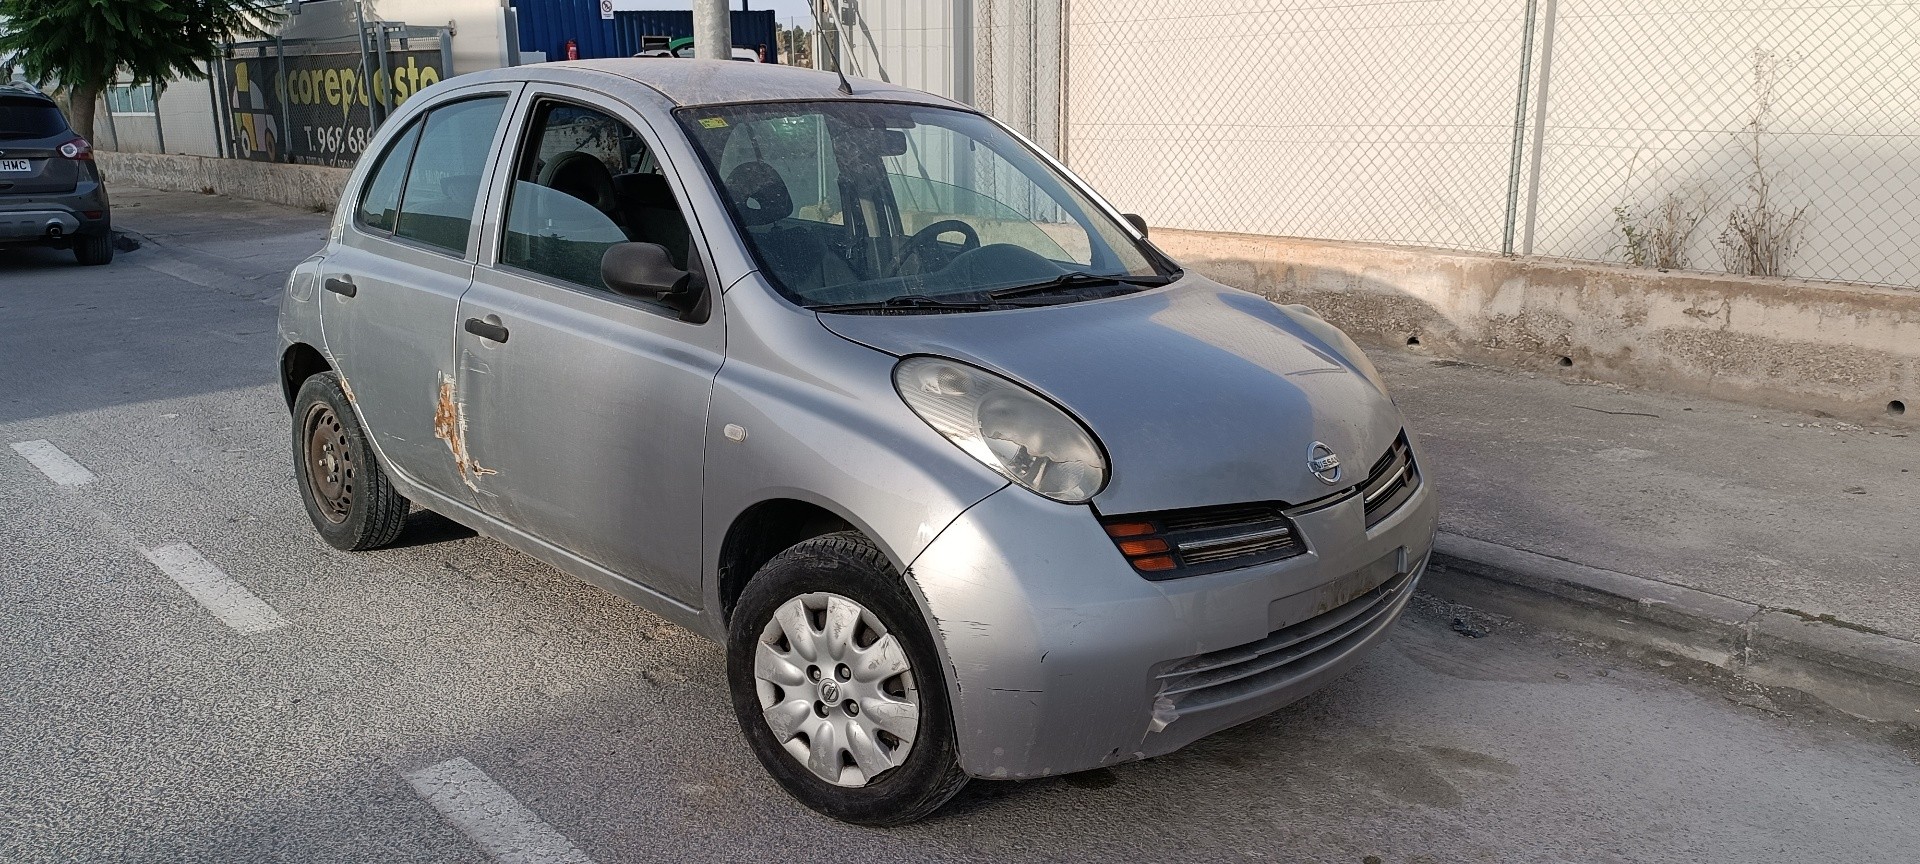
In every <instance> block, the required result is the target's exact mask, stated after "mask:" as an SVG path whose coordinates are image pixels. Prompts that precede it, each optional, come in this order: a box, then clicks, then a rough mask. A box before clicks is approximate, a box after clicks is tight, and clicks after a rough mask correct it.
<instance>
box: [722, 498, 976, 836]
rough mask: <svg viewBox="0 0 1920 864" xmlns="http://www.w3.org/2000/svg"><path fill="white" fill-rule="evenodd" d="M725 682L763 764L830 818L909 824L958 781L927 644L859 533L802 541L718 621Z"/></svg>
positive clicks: (895, 581) (888, 567) (962, 777)
mask: <svg viewBox="0 0 1920 864" xmlns="http://www.w3.org/2000/svg"><path fill="white" fill-rule="evenodd" d="M727 683H728V687H729V689H730V690H731V691H732V696H733V709H734V713H735V715H737V716H738V718H739V721H740V729H741V732H743V733H744V734H745V735H746V738H747V743H749V744H750V745H752V747H753V751H754V755H756V756H758V757H759V758H760V764H761V765H763V766H765V767H766V769H767V773H769V774H772V775H773V779H774V780H776V781H778V782H779V784H780V785H781V787H782V788H784V789H786V790H787V793H788V794H790V795H792V796H793V797H794V798H796V799H799V801H800V803H802V804H805V805H807V806H808V807H811V808H813V809H814V810H817V811H819V812H821V813H824V814H826V815H828V816H831V817H833V818H835V819H839V820H842V821H845V822H853V823H858V824H863V825H901V824H905V823H907V822H912V821H914V820H916V819H919V818H921V817H923V816H925V815H927V814H929V813H932V812H933V811H934V810H936V809H938V808H939V807H940V805H941V804H944V803H946V801H947V799H949V798H952V797H953V795H954V793H956V792H959V791H960V787H962V786H964V785H966V782H967V775H966V774H965V773H963V772H962V771H961V770H960V761H959V751H958V748H957V746H956V745H955V743H954V734H953V715H952V713H951V711H950V709H949V707H948V704H947V689H946V680H945V676H944V675H943V674H942V671H941V668H940V659H939V655H938V654H937V653H936V652H935V651H934V645H933V639H932V637H930V636H929V635H928V633H927V629H926V626H925V625H924V624H923V623H922V620H921V616H920V611H919V609H918V608H917V607H916V606H915V605H914V602H913V598H912V597H911V596H909V595H908V593H907V588H906V583H905V580H904V579H902V577H901V576H900V574H899V573H898V572H896V571H895V570H894V569H893V566H892V564H891V563H889V562H888V561H887V558H886V556H885V555H883V554H881V552H880V550H879V549H878V548H876V547H875V546H874V545H873V543H872V542H871V541H869V540H867V539H866V538H865V537H863V536H861V535H859V534H858V533H854V532H842V533H838V534H829V535H827V536H824V537H816V538H814V539H812V540H808V541H806V542H804V543H801V544H799V545H797V546H794V547H793V548H791V549H788V550H786V551H785V552H782V553H780V554H779V555H777V556H774V559H773V560H772V561H769V562H767V565H766V566H765V567H763V568H761V569H760V572H759V573H758V574H756V575H755V576H754V577H753V581H752V582H750V583H748V585H747V588H746V591H745V592H744V593H742V594H741V596H740V602H739V605H738V606H737V607H736V608H735V609H734V613H733V620H732V621H731V623H730V625H729V628H728V637H727Z"/></svg>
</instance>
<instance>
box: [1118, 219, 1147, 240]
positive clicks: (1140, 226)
mask: <svg viewBox="0 0 1920 864" xmlns="http://www.w3.org/2000/svg"><path fill="white" fill-rule="evenodd" d="M1120 218H1122V219H1125V220H1127V224H1128V225H1132V226H1133V227H1134V229H1135V230H1137V231H1139V232H1140V236H1142V237H1145V236H1147V220H1145V219H1142V218H1140V214H1138V213H1122V214H1120Z"/></svg>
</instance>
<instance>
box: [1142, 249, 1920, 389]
mask: <svg viewBox="0 0 1920 864" xmlns="http://www.w3.org/2000/svg"><path fill="white" fill-rule="evenodd" d="M1153 241H1154V242H1155V243H1156V244H1158V245H1159V246H1160V247H1161V248H1162V249H1164V250H1166V252H1167V253H1168V254H1170V255H1172V256H1174V257H1175V258H1176V259H1178V260H1180V261H1182V262H1183V263H1184V264H1186V265H1187V266H1190V267H1192V268H1194V269H1195V270H1198V271H1199V272H1202V273H1205V274H1207V275H1208V276H1211V277H1213V278H1214V279H1218V280H1219V281H1221V282H1224V283H1226V284H1228V285H1232V286H1235V287H1238V288H1244V289H1247V290H1251V291H1256V292H1259V293H1261V294H1264V295H1266V296H1267V297H1270V298H1272V299H1274V300H1277V301H1280V302H1283V303H1304V304H1306V305H1308V306H1311V307H1313V308H1314V309H1315V310H1317V311H1319V312H1320V313H1321V314H1322V315H1324V316H1326V317H1327V319H1328V320H1330V321H1332V322H1333V323H1335V324H1337V325H1339V326H1340V327H1341V328H1342V329H1345V330H1346V331H1347V332H1348V333H1350V334H1352V335H1353V336H1354V338H1355V339H1358V340H1360V341H1362V342H1366V343H1371V344H1374V345H1382V346H1401V347H1405V346H1408V344H1409V340H1416V339H1417V340H1418V347H1417V350H1420V351H1423V352H1431V353H1433V354H1437V355H1440V356H1450V357H1459V358H1463V359H1469V360H1476V361H1483V362H1490V363H1497V364H1502V365H1508V366H1518V367H1521V368H1526V369H1536V370H1539V371H1541V372H1545V373H1552V374H1559V375H1565V376H1568V377H1569V378H1586V379H1594V380H1600V381H1609V382H1615V383H1619V384H1624V385H1627V386H1632V387H1643V388H1651V389H1658V390H1667V391H1671V392H1680V393H1694V394H1699V395H1703V396H1713V397H1717V398H1723V399H1734V400H1739V401H1745V402H1750V403H1754V404H1761V405H1768V406H1774V407H1781V408H1792V409H1798V410H1813V411H1824V412H1826V413H1828V414H1832V415H1835V416H1839V417H1845V418H1849V419H1852V420H1856V421H1888V420H1894V421H1896V422H1901V423H1912V422H1916V421H1920V291H1904V290H1897V289H1881V288H1872V287H1861V286H1842V285H1833V284H1826V283H1814V282H1801V281H1795V280H1789V279H1742V278H1734V277H1728V276H1715V275H1706V274H1694V273H1661V272H1658V271H1652V270H1646V269H1632V268H1626V267H1618V266H1612V265H1606V264H1574V263H1565V262H1558V261H1555V262H1542V261H1539V260H1528V259H1510V258H1500V257H1497V256H1490V255H1479V254H1472V253H1455V252H1444V251H1436V250H1428V249H1415V248H1408V247H1386V246H1370V245H1362V244H1355V243H1334V242H1328V241H1319V240H1300V239H1292V238H1281V237H1262V236H1252V235H1244V234H1219V233H1209V232H1197V231H1176V230H1165V229H1155V230H1154V232H1153ZM1563 363H1565V364H1566V365H1562V364H1563ZM1895 401H1898V402H1901V403H1903V404H1904V405H1905V407H1906V409H1907V410H1906V413H1905V414H1904V415H1903V416H1899V417H1892V416H1890V414H1889V410H1888V407H1889V403H1891V402H1895Z"/></svg>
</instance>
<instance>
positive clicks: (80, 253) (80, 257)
mask: <svg viewBox="0 0 1920 864" xmlns="http://www.w3.org/2000/svg"><path fill="white" fill-rule="evenodd" d="M73 258H74V260H76V261H79V262H80V263H81V265H83V266H87V267H98V266H100V265H102V264H109V263H112V261H113V235H112V234H85V235H81V236H80V237H77V238H74V241H73Z"/></svg>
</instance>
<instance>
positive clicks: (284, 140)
mask: <svg viewBox="0 0 1920 864" xmlns="http://www.w3.org/2000/svg"><path fill="white" fill-rule="evenodd" d="M273 90H274V96H275V98H277V99H279V100H280V140H279V141H277V142H275V143H276V146H278V147H279V148H280V161H282V162H292V161H293V147H292V142H293V100H292V99H289V98H287V95H288V94H287V43H286V40H284V39H282V38H281V37H280V34H278V33H276V34H274V36H273Z"/></svg>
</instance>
